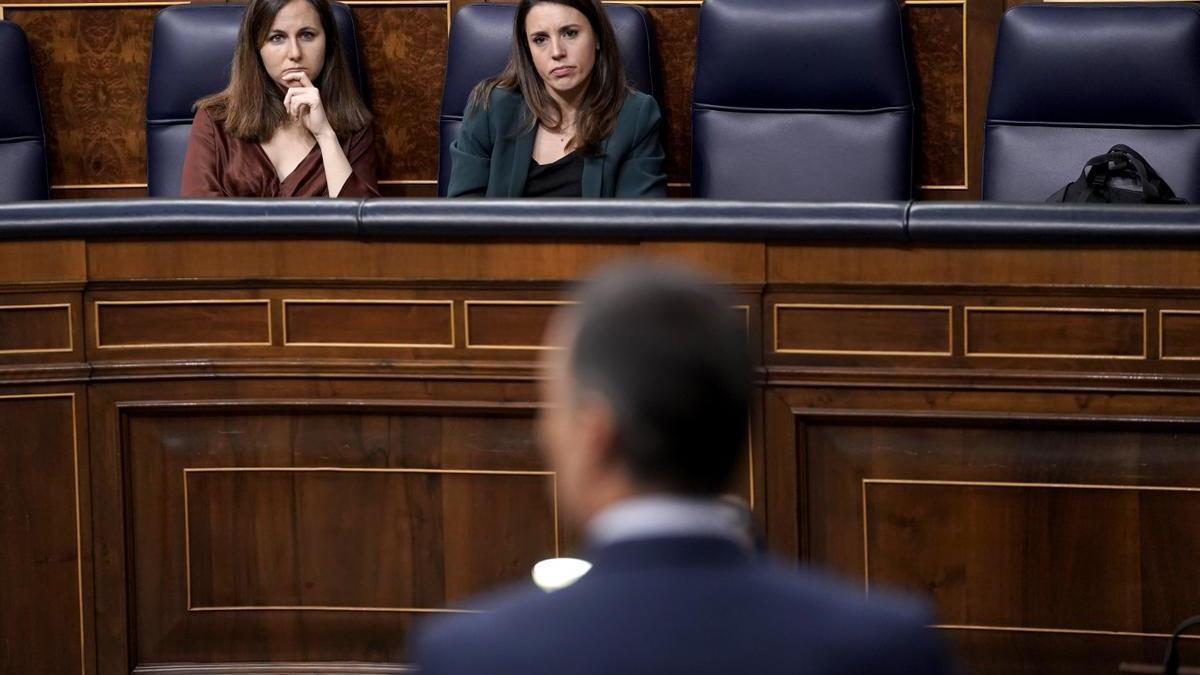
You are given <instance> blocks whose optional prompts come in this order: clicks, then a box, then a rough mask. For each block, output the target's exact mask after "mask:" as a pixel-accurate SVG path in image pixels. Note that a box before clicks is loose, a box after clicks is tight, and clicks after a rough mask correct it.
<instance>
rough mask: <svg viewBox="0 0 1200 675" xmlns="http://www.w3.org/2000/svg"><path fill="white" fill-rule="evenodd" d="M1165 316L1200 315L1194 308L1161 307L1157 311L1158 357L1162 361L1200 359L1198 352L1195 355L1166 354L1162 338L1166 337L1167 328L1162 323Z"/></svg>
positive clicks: (1199, 311)
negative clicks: (1161, 308)
mask: <svg viewBox="0 0 1200 675" xmlns="http://www.w3.org/2000/svg"><path fill="white" fill-rule="evenodd" d="M1167 316H1196V317H1200V310H1195V309H1163V310H1159V312H1158V358H1159V359H1161V360H1163V361H1200V354H1198V355H1196V356H1167V354H1166V352H1165V351H1163V340H1164V339H1166V333H1167V328H1166V326H1165V325H1164V320H1165V318H1166V317H1167Z"/></svg>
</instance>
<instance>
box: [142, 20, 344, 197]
mask: <svg viewBox="0 0 1200 675" xmlns="http://www.w3.org/2000/svg"><path fill="white" fill-rule="evenodd" d="M245 9H246V7H245V5H224V4H222V5H177V6H174V7H168V8H166V9H164V10H162V11H161V12H159V13H158V15H157V16H156V17H155V18H154V34H153V37H152V38H151V46H150V85H149V89H148V91H147V94H146V180H147V182H148V184H149V188H150V196H151V197H177V196H179V179H180V177H181V175H182V173H183V156H184V154H185V153H186V152H187V142H188V136H189V135H190V134H191V131H192V117H193V115H194V113H193V112H192V106H193V105H195V104H196V101H198V100H200V99H201V98H204V97H205V96H208V95H209V94H215V93H216V92H218V91H221V90H222V89H224V88H225V87H226V86H227V85H228V84H229V74H230V65H231V63H232V61H233V49H234V46H235V45H236V44H237V34H238V27H239V25H240V24H241V22H242V14H243V12H244V11H245ZM333 16H334V19H335V20H336V21H337V25H338V31H339V32H340V38H341V41H342V49H343V50H344V51H345V54H346V61H347V64H348V65H349V66H350V73H351V74H352V75H353V76H354V81H355V83H356V84H358V90H359V91H360V92H363V93H364V98H365V89H364V87H363V82H364V76H363V71H362V64H361V63H360V62H359V58H358V39H357V37H356V36H355V33H354V17H353V16H352V15H351V14H350V9H349V8H347V7H346V6H345V5H342V4H340V3H336V2H335V3H333Z"/></svg>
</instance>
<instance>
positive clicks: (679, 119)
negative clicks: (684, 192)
mask: <svg viewBox="0 0 1200 675" xmlns="http://www.w3.org/2000/svg"><path fill="white" fill-rule="evenodd" d="M646 11H647V12H648V13H649V14H650V19H651V21H652V22H653V24H654V40H655V42H656V43H657V45H658V54H659V62H660V63H661V64H662V66H661V67H662V73H663V97H664V98H665V99H666V101H665V103H664V106H663V108H664V109H663V111H662V112H663V130H664V134H663V138H662V144H663V150H664V151H665V152H666V153H667V161H666V173H667V182H669V183H690V182H691V180H692V85H693V77H694V74H695V70H696V29H697V28H698V26H699V18H700V8H699V7H694V6H687V5H684V6H674V7H672V6H654V5H651V6H649V7H647V8H646Z"/></svg>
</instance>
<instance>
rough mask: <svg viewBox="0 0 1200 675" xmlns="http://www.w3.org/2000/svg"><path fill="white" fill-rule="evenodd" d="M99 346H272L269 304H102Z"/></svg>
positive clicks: (97, 323) (97, 304)
mask: <svg viewBox="0 0 1200 675" xmlns="http://www.w3.org/2000/svg"><path fill="white" fill-rule="evenodd" d="M92 307H93V308H94V311H95V332H96V342H95V346H96V347H98V348H101V349H122V348H124V349H128V348H132V347H215V346H237V345H246V346H249V345H270V344H271V339H272V329H271V307H270V301H269V300H240V299H238V300H235V299H203V300H144V301H142V300H123V301H107V300H99V301H95V302H93V303H92Z"/></svg>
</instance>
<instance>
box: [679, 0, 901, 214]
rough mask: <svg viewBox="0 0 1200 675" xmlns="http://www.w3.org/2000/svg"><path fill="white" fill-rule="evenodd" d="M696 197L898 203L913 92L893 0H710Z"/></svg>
mask: <svg viewBox="0 0 1200 675" xmlns="http://www.w3.org/2000/svg"><path fill="white" fill-rule="evenodd" d="M695 85H696V86H695V90H694V93H693V95H692V195H693V196H696V197H711V198H717V199H768V200H770V199H779V200H816V201H841V200H903V199H908V198H909V196H910V195H911V193H912V165H913V162H912V156H913V98H912V87H911V83H910V76H909V61H908V56H907V52H906V50H905V40H904V24H903V22H902V21H901V17H900V7H899V6H898V5H897V4H896V1H895V0H706V1H705V3H704V5H703V6H702V7H701V9H700V29H699V35H698V37H697V42H696V81H695Z"/></svg>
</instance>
